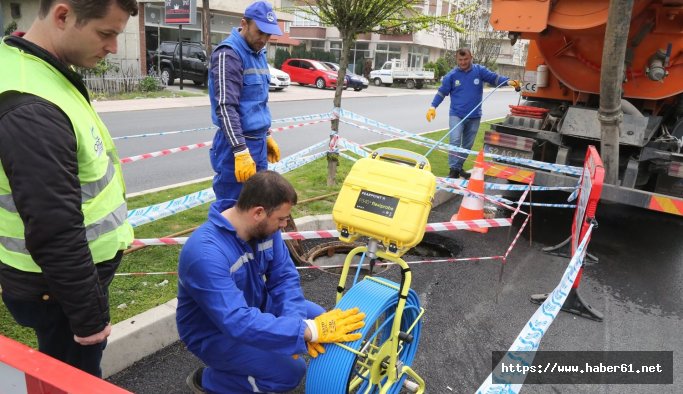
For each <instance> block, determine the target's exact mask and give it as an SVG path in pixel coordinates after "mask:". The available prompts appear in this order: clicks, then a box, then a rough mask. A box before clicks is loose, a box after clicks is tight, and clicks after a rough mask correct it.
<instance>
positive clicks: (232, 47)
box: [209, 1, 282, 200]
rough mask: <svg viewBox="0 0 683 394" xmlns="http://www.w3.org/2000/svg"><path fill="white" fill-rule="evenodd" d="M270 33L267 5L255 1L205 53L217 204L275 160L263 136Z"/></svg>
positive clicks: (273, 19)
mask: <svg viewBox="0 0 683 394" xmlns="http://www.w3.org/2000/svg"><path fill="white" fill-rule="evenodd" d="M273 34H275V35H282V31H281V30H280V27H279V26H278V22H277V16H276V15H275V12H274V11H273V7H272V6H271V5H270V4H269V3H267V2H265V1H256V2H254V3H252V4H251V5H250V6H249V7H247V9H246V10H245V12H244V17H243V18H242V21H241V22H240V27H239V28H234V29H232V32H231V33H230V35H229V36H228V38H226V39H225V40H223V42H221V43H220V44H218V46H217V47H216V49H215V50H214V52H213V54H212V55H211V68H210V72H209V98H210V100H211V118H212V120H213V123H214V124H215V125H216V126H217V127H218V130H217V131H216V135H215V137H214V139H213V146H212V148H211V152H210V156H211V165H212V167H213V169H214V171H215V172H216V175H215V176H214V178H213V190H214V192H215V193H216V199H217V200H221V199H232V200H237V197H239V194H240V190H242V184H243V183H244V182H245V181H246V180H247V179H249V177H251V176H252V175H254V174H255V173H256V171H263V170H266V169H267V168H268V163H269V162H270V163H275V162H278V161H279V160H280V148H279V147H278V145H277V143H276V142H275V140H274V139H273V137H272V136H270V132H269V128H270V122H271V116H270V109H269V108H268V85H269V83H270V72H269V69H268V62H267V61H266V50H265V46H266V43H267V42H268V40H269V39H270V36H271V35H273Z"/></svg>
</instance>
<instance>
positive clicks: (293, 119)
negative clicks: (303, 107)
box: [270, 112, 333, 124]
mask: <svg viewBox="0 0 683 394" xmlns="http://www.w3.org/2000/svg"><path fill="white" fill-rule="evenodd" d="M332 118H333V116H332V114H331V113H329V112H326V113H323V114H315V115H301V116H292V117H289V118H282V119H273V120H271V121H270V123H271V124H279V123H291V122H301V121H304V120H328V119H332Z"/></svg>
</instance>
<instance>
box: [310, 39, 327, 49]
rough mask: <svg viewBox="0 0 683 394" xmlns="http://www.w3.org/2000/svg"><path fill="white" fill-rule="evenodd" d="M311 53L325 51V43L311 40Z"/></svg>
mask: <svg viewBox="0 0 683 394" xmlns="http://www.w3.org/2000/svg"><path fill="white" fill-rule="evenodd" d="M311 51H323V52H324V51H325V41H322V40H311Z"/></svg>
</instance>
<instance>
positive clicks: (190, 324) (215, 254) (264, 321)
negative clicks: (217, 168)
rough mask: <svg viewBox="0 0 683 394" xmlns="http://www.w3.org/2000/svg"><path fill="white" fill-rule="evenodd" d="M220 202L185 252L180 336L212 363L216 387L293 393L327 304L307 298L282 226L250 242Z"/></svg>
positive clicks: (208, 385)
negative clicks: (309, 327)
mask: <svg viewBox="0 0 683 394" xmlns="http://www.w3.org/2000/svg"><path fill="white" fill-rule="evenodd" d="M234 204H235V201H233V200H221V201H217V202H215V203H214V204H213V205H212V206H211V208H210V210H209V219H208V221H207V222H206V223H204V224H203V225H202V226H201V227H200V228H199V229H197V230H196V231H195V232H194V233H193V234H192V236H191V237H190V239H189V240H188V241H187V244H186V245H185V246H184V247H183V249H182V251H181V253H180V259H179V263H178V308H177V313H176V323H177V326H178V333H179V334H180V339H181V340H182V341H183V342H184V343H185V345H187V348H188V349H189V350H190V351H191V352H192V353H193V354H194V355H196V356H197V357H199V358H200V359H201V360H202V361H203V362H204V363H205V364H206V366H207V368H206V369H205V370H204V373H203V376H202V386H203V387H204V389H205V390H207V391H208V392H213V393H245V392H286V391H290V390H293V389H294V388H295V387H296V386H297V385H298V384H299V382H300V381H301V379H302V378H303V376H304V374H305V371H306V364H305V362H304V360H303V358H301V357H299V358H298V359H297V360H294V359H293V358H292V355H294V354H304V353H306V342H305V340H304V331H305V329H306V323H304V319H312V318H314V317H315V316H317V315H319V314H321V313H323V312H324V310H323V309H322V308H321V307H320V306H318V305H316V304H314V303H312V302H310V301H307V300H305V299H304V296H303V292H302V290H301V286H300V282H299V273H298V272H297V271H296V268H295V266H294V263H293V262H292V259H291V258H290V256H289V251H288V250H287V247H286V246H285V243H284V241H283V240H282V236H281V235H280V232H279V231H277V232H275V233H274V234H273V235H272V236H270V237H268V238H266V239H260V240H252V241H249V242H245V241H243V240H241V239H240V238H239V237H238V236H237V233H236V231H235V228H234V227H233V226H232V224H230V222H229V221H228V220H227V219H226V218H225V217H224V216H222V215H221V212H223V211H224V210H226V209H228V208H229V207H231V206H232V205H234Z"/></svg>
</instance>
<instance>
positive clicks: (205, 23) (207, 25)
mask: <svg viewBox="0 0 683 394" xmlns="http://www.w3.org/2000/svg"><path fill="white" fill-rule="evenodd" d="M202 35H203V36H204V48H205V49H206V56H208V57H209V58H211V6H210V5H209V0H202Z"/></svg>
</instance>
